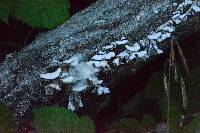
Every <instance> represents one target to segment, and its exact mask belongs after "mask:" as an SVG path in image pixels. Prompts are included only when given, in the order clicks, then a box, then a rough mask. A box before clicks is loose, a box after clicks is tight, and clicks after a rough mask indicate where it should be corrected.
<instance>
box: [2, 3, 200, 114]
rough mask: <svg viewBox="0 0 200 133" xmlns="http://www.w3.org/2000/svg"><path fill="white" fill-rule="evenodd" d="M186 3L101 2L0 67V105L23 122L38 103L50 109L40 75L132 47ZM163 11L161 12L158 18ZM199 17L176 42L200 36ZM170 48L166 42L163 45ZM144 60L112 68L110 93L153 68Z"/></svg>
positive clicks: (178, 34) (180, 29) (181, 30)
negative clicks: (59, 63) (73, 60)
mask: <svg viewBox="0 0 200 133" xmlns="http://www.w3.org/2000/svg"><path fill="white" fill-rule="evenodd" d="M174 2H176V3H178V4H179V3H180V2H181V1H180V0H178V1H177V0H99V1H97V2H96V3H94V4H92V5H91V6H90V7H88V8H87V9H85V10H83V11H81V12H79V13H77V14H76V15H74V16H73V17H71V18H70V20H68V21H67V22H66V23H64V24H63V25H61V26H59V27H58V28H56V29H55V30H52V31H49V32H47V33H44V34H41V35H40V36H39V37H38V38H36V40H35V41H33V42H32V43H31V44H30V45H29V46H28V47H26V48H24V49H22V50H21V51H19V52H18V53H13V54H12V55H9V56H8V57H7V58H6V59H5V61H4V62H3V63H2V64H1V66H0V73H1V74H0V100H1V101H3V102H4V103H6V104H7V105H8V106H10V107H11V108H12V109H13V110H14V112H15V114H16V115H17V116H23V115H24V114H25V113H26V112H27V111H28V110H29V109H30V108H31V107H32V106H33V103H35V102H37V101H40V102H41V103H45V102H46V101H48V96H46V95H45V93H44V88H43V86H42V80H41V79H40V74H41V73H44V72H45V71H46V68H47V67H48V65H49V64H50V63H51V62H52V61H53V60H64V59H69V58H70V57H72V56H73V55H75V54H77V53H80V54H82V55H83V61H89V60H90V58H91V57H92V56H93V55H95V53H96V50H97V51H100V50H102V47H103V46H106V45H108V44H109V43H111V42H113V41H115V40H120V38H121V37H122V36H124V37H126V38H127V39H128V40H129V43H130V44H132V43H134V42H136V41H137V40H139V39H142V38H143V37H144V36H146V35H147V34H149V33H150V32H151V31H155V29H157V27H159V26H160V25H161V24H163V23H165V22H166V21H168V20H169V19H170V18H171V16H172V12H173V11H174V10H175V9H176V8H177V7H175V6H173V3H174ZM154 10H157V11H158V12H155V11H154ZM199 24H200V15H199V13H197V14H195V15H194V16H191V17H189V18H188V19H187V21H184V22H182V23H181V24H179V25H177V27H176V32H175V35H176V37H184V36H187V35H189V34H193V33H195V32H197V31H200V26H199ZM159 45H160V46H161V47H162V48H163V49H165V48H166V47H168V46H167V45H166V43H165V41H164V42H162V43H160V44H159ZM150 59H151V58H148V59H147V60H139V61H133V62H130V63H127V64H126V65H122V66H118V67H115V66H113V67H111V71H109V74H111V76H109V78H107V79H106V80H105V81H106V83H107V84H108V86H109V87H111V88H112V85H114V84H115V83H116V81H119V80H120V78H119V77H123V76H125V75H126V74H127V73H130V72H131V73H132V74H134V72H135V71H137V69H138V68H139V67H140V66H141V65H143V64H145V62H148V61H149V60H150Z"/></svg>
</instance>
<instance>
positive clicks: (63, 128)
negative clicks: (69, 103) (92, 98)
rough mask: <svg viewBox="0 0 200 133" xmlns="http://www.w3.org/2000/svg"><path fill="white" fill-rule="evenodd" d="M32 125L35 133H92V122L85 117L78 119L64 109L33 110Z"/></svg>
mask: <svg viewBox="0 0 200 133" xmlns="http://www.w3.org/2000/svg"><path fill="white" fill-rule="evenodd" d="M33 112H34V123H35V128H36V132H37V133H49V132H53V133H94V132H95V126H94V123H93V121H92V120H91V119H90V118H89V117H87V116H83V117H80V118H79V117H78V116H77V115H76V114H74V113H73V112H69V111H66V109H65V108H58V107H43V108H40V109H35V110H34V111H33Z"/></svg>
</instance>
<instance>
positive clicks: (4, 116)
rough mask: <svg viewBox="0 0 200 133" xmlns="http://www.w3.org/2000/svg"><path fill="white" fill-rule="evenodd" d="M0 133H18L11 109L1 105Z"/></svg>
mask: <svg viewBox="0 0 200 133" xmlns="http://www.w3.org/2000/svg"><path fill="white" fill-rule="evenodd" d="M0 133H16V127H15V119H14V117H13V114H12V112H11V111H10V110H9V108H8V107H7V106H6V105H4V104H2V103H0Z"/></svg>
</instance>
